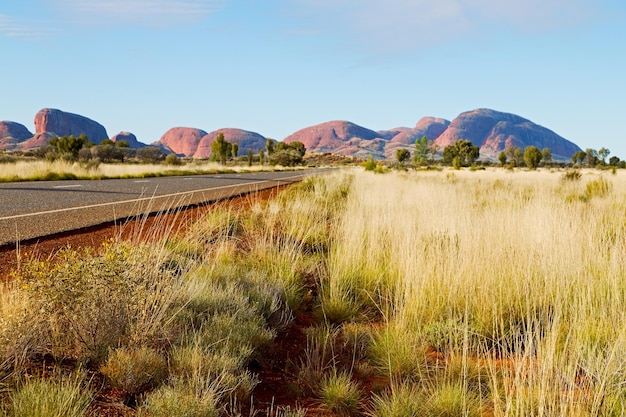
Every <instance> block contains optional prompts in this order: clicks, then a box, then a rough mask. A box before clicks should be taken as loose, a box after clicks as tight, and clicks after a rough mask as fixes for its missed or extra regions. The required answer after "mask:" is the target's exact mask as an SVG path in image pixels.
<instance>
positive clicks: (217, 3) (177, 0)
mask: <svg viewBox="0 0 626 417" xmlns="http://www.w3.org/2000/svg"><path fill="white" fill-rule="evenodd" d="M225 1H226V0H60V1H59V2H58V4H57V7H58V8H59V9H60V10H61V11H63V12H65V13H68V14H70V15H72V16H73V17H74V18H75V19H78V20H79V21H81V22H83V23H88V24H94V23H101V24H106V25H114V24H118V23H122V24H135V25H138V26H175V25H179V24H186V23H189V22H192V21H198V20H202V19H203V18H205V17H206V16H208V15H209V14H211V13H214V12H216V11H217V10H219V9H220V8H222V7H223V5H224V3H225Z"/></svg>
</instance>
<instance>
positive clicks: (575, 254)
mask: <svg viewBox="0 0 626 417" xmlns="http://www.w3.org/2000/svg"><path fill="white" fill-rule="evenodd" d="M625 196H626V176H625V175H624V174H623V173H621V172H620V173H619V175H612V174H610V173H608V172H603V173H600V172H593V171H587V172H585V173H584V174H583V175H582V178H581V179H580V180H578V181H564V180H563V173H562V172H548V171H542V172H523V171H519V172H515V173H505V172H504V171H501V170H487V171H479V172H468V171H459V172H454V173H451V172H450V171H444V172H436V173H432V172H422V173H418V174H397V173H394V174H388V175H373V174H366V173H363V174H358V175H355V177H354V181H353V186H352V189H351V193H350V195H349V198H348V201H347V207H346V210H345V215H344V217H343V219H342V221H341V224H340V225H339V226H338V228H337V232H336V236H335V246H334V248H333V250H332V251H331V255H330V259H329V278H328V280H327V281H326V282H325V283H324V284H323V285H324V287H323V288H325V292H324V294H323V295H324V297H323V299H322V305H333V306H335V305H342V306H344V308H345V309H349V310H350V311H354V310H356V311H359V312H360V313H361V315H360V316H359V315H354V314H353V315H352V316H353V319H357V320H361V319H362V317H363V315H362V313H363V312H367V315H366V317H368V318H369V319H372V318H373V319H376V320H383V321H384V323H386V325H385V326H383V328H382V329H381V330H380V331H379V332H380V334H379V335H378V336H374V340H375V341H376V340H380V341H381V342H377V343H375V344H374V345H373V348H370V360H371V361H373V363H374V364H377V365H378V366H379V368H380V369H382V370H383V371H384V372H386V373H389V374H390V376H391V377H392V378H398V377H399V378H401V379H406V378H408V379H409V380H410V379H412V378H414V377H415V376H418V377H419V378H421V380H422V381H423V380H424V378H426V380H433V379H437V378H439V375H440V374H442V373H445V372H446V367H447V366H448V365H447V360H446V359H443V360H439V361H437V363H433V362H432V361H431V362H429V361H428V360H426V361H424V360H423V359H419V358H420V357H421V358H423V357H424V355H423V352H424V344H428V345H430V349H433V350H436V351H438V352H439V353H441V354H443V355H444V358H446V357H452V356H454V357H461V358H466V359H467V360H470V359H472V360H475V359H476V358H480V360H482V361H485V362H486V363H488V364H490V365H489V369H490V375H491V376H490V380H491V385H492V392H493V393H494V394H493V395H492V398H490V399H489V400H488V401H487V403H488V405H489V407H490V408H491V409H492V410H493V413H494V415H498V416H528V415H550V416H555V415H556V416H566V415H590V416H591V415H618V414H619V413H618V414H614V413H616V412H618V411H615V410H621V409H623V405H624V404H625V402H624V401H625V399H626V396H625V394H626V390H625V389H624V385H625V383H626V377H624V375H625V371H626V353H625V352H626V325H625V324H624V323H625V321H624V311H625V307H626V304H625V301H626V280H625V279H624V278H626V277H625V270H624V267H625V263H624V261H625V260H626V259H625V257H626V235H625V231H626V230H625V227H626V223H624V220H623V219H624V217H625V215H626V197H625ZM357 242H358V243H357ZM382 342H384V343H382ZM403 352H412V353H407V354H406V355H403V354H402V353H403ZM415 352H422V354H421V356H420V354H415ZM405 356H406V357H411V356H412V357H414V358H416V360H417V362H416V361H412V362H411V361H403V360H402V358H404V357H405ZM420 362H421V363H420ZM385 365H388V366H385ZM403 370H404V371H403ZM452 388H453V387H452ZM420 392H421V391H420ZM420 395H423V393H422V394H420ZM429 395H430V396H432V395H435V393H431V394H429ZM446 395H447V394H446ZM427 396H428V395H427ZM616 404H617V405H616ZM616 407H617V408H616ZM620 407H621V408H620Z"/></svg>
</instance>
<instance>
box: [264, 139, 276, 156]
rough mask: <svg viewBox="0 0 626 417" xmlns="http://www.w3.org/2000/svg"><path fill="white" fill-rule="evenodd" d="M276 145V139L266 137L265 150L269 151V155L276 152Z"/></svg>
mask: <svg viewBox="0 0 626 417" xmlns="http://www.w3.org/2000/svg"><path fill="white" fill-rule="evenodd" d="M275 146H276V141H275V140H274V139H270V138H267V139H265V150H266V151H267V155H268V156H270V155H271V154H273V153H274V147H275Z"/></svg>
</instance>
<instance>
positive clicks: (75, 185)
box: [52, 184, 82, 188]
mask: <svg viewBox="0 0 626 417" xmlns="http://www.w3.org/2000/svg"><path fill="white" fill-rule="evenodd" d="M79 187H82V185H80V184H70V185H55V186H54V187H52V188H79Z"/></svg>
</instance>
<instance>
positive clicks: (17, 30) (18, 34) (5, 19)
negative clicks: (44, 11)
mask: <svg viewBox="0 0 626 417" xmlns="http://www.w3.org/2000/svg"><path fill="white" fill-rule="evenodd" d="M52 33H53V31H52V30H49V29H46V28H44V27H43V25H41V24H38V23H30V24H27V23H23V22H20V21H17V20H15V19H14V18H13V17H11V16H7V15H4V14H0V36H3V37H8V38H16V39H21V40H27V41H38V40H42V39H45V38H46V37H48V36H49V35H51V34H52Z"/></svg>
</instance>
